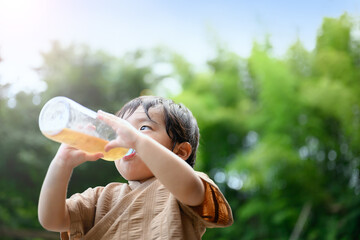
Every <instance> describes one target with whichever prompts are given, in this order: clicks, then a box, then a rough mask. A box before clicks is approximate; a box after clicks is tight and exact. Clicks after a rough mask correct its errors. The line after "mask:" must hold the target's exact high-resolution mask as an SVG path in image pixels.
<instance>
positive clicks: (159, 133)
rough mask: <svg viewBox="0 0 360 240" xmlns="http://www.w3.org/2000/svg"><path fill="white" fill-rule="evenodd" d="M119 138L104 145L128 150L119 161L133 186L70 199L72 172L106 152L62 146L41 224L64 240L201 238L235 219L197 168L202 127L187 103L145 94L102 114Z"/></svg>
mask: <svg viewBox="0 0 360 240" xmlns="http://www.w3.org/2000/svg"><path fill="white" fill-rule="evenodd" d="M98 118H99V119H100V120H102V121H104V122H106V123H107V124H109V125H110V126H111V127H112V128H113V129H114V130H115V131H116V133H117V135H118V137H117V138H116V139H115V140H113V141H110V142H109V143H108V144H107V145H106V146H105V151H109V150H110V149H112V148H115V147H125V148H129V149H130V150H129V152H128V154H127V155H125V156H124V157H123V158H122V159H119V160H116V161H115V165H116V168H117V170H118V171H119V173H120V174H121V175H122V176H123V177H124V178H125V179H126V180H127V181H128V183H127V184H126V183H110V184H108V185H107V186H105V187H95V188H89V189H87V190H86V191H85V192H83V193H81V194H74V195H73V196H71V197H70V198H69V199H66V191H67V186H68V182H69V179H70V176H71V173H72V170H73V169H74V168H75V167H76V166H78V165H79V164H81V163H83V162H85V161H95V160H97V159H99V158H101V157H103V155H102V153H97V154H87V153H85V152H82V151H80V150H77V149H74V148H72V147H70V146H67V145H65V144H62V145H61V146H60V148H59V150H58V152H57V154H56V155H55V157H54V159H53V160H52V162H51V164H50V166H49V169H48V172H47V174H46V177H45V180H44V183H43V186H42V189H41V192H40V198H39V209H38V214H39V221H40V223H41V224H42V226H43V227H44V228H46V229H48V230H50V231H58V232H61V238H62V239H69V238H70V239H96V240H97V239H137V240H138V239H187V240H188V239H201V236H202V235H203V234H204V232H205V230H206V227H226V226H230V225H231V224H232V223H233V218H232V213H231V209H230V206H229V204H228V203H227V201H226V199H225V198H224V196H223V195H222V193H221V192H220V190H219V189H218V187H217V186H216V185H215V184H214V182H213V181H211V180H210V179H209V178H208V177H207V175H205V174H204V173H200V172H196V171H194V170H193V168H192V167H193V165H194V163H195V158H196V151H197V147H198V143H199V129H198V126H197V123H196V120H195V118H194V117H193V115H192V114H191V112H190V111H189V110H188V109H187V108H186V107H184V106H183V105H179V104H175V103H174V102H173V101H171V100H168V99H164V98H161V97H153V96H146V97H139V98H136V99H133V100H132V101H130V102H128V103H127V104H126V105H125V106H124V107H123V108H122V109H121V110H120V111H119V112H118V113H117V116H115V115H112V114H109V113H105V112H102V111H99V112H98Z"/></svg>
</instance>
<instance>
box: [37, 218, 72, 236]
mask: <svg viewBox="0 0 360 240" xmlns="http://www.w3.org/2000/svg"><path fill="white" fill-rule="evenodd" d="M38 219H39V223H40V225H41V226H42V227H43V228H44V229H46V230H48V231H51V232H64V231H68V229H69V228H68V227H67V224H66V221H65V220H61V219H58V218H56V217H54V216H52V217H51V216H49V217H45V216H42V215H41V214H39V215H38Z"/></svg>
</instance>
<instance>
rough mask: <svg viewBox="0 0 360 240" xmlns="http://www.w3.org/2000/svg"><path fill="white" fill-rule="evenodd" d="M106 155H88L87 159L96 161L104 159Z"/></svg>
mask: <svg viewBox="0 0 360 240" xmlns="http://www.w3.org/2000/svg"><path fill="white" fill-rule="evenodd" d="M103 157H104V154H103V153H95V154H88V155H87V157H86V160H87V161H96V160H98V159H100V158H103Z"/></svg>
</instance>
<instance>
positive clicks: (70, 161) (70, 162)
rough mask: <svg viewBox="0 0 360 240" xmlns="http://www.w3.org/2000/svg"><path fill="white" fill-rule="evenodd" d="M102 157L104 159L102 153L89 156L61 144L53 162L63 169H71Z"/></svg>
mask: <svg viewBox="0 0 360 240" xmlns="http://www.w3.org/2000/svg"><path fill="white" fill-rule="evenodd" d="M102 157H104V154H102V153H95V154H89V153H86V152H83V151H81V150H78V149H76V148H73V147H71V146H69V145H67V144H61V145H60V147H59V149H58V151H57V153H56V155H55V158H54V160H55V161H57V162H58V163H60V164H61V165H62V166H64V167H68V168H72V169H73V168H75V167H76V166H78V165H80V164H82V163H84V162H86V161H96V160H98V159H99V158H102Z"/></svg>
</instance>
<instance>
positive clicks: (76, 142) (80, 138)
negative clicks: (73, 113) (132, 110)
mask: <svg viewBox="0 0 360 240" xmlns="http://www.w3.org/2000/svg"><path fill="white" fill-rule="evenodd" d="M44 135H45V136H46V137H47V138H49V139H51V140H53V141H55V142H60V143H66V144H68V145H70V146H72V147H74V148H76V149H80V150H83V151H84V152H87V153H99V152H101V153H103V154H104V157H103V159H104V160H108V161H114V160H117V159H120V158H122V157H123V156H125V154H126V153H127V152H128V149H126V148H113V149H111V150H110V151H108V152H105V151H104V148H105V145H106V144H107V143H108V142H109V141H106V140H104V139H101V138H98V137H94V136H90V135H87V134H84V133H81V132H77V131H74V130H71V129H68V128H64V129H63V130H62V131H61V132H59V133H58V134H55V135H48V134H44Z"/></svg>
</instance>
